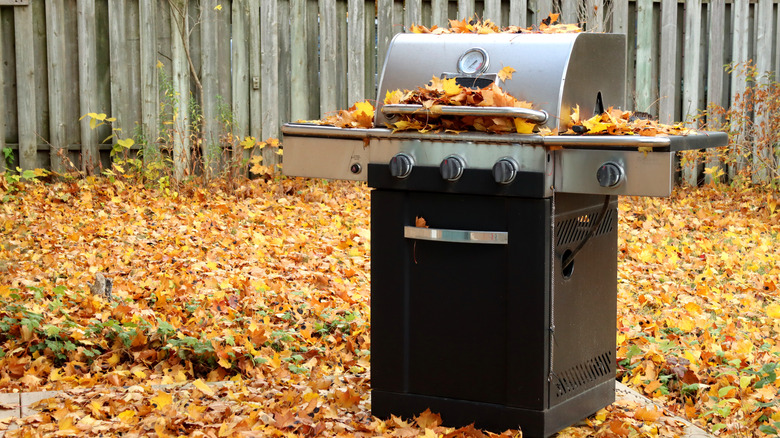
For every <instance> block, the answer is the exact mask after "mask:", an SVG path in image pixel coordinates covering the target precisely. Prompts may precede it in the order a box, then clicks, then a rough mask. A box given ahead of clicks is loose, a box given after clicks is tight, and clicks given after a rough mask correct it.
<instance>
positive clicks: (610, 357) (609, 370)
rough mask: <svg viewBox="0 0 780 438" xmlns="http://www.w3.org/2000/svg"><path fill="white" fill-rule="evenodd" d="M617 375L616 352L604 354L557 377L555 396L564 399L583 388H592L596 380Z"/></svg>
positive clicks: (558, 374)
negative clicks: (591, 385)
mask: <svg viewBox="0 0 780 438" xmlns="http://www.w3.org/2000/svg"><path fill="white" fill-rule="evenodd" d="M614 374H615V365H614V352H612V351H608V352H606V353H604V354H601V355H599V356H596V357H594V358H592V359H589V360H587V361H585V362H583V363H580V364H578V365H575V366H574V367H572V368H569V369H568V370H565V371H562V372H560V373H557V375H556V376H555V395H556V397H563V396H565V395H566V394H568V393H570V392H572V391H575V390H577V389H578V388H580V387H583V386H590V384H591V383H592V382H594V381H596V380H600V379H601V378H602V377H604V376H607V375H614Z"/></svg>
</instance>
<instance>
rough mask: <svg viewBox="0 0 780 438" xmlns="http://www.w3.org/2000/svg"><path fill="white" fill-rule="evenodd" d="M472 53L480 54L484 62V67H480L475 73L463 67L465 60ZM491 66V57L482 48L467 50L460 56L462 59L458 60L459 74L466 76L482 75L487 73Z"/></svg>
mask: <svg viewBox="0 0 780 438" xmlns="http://www.w3.org/2000/svg"><path fill="white" fill-rule="evenodd" d="M472 53H477V54H479V55H480V56H481V57H482V61H483V62H482V67H480V68H479V69H477V70H475V71H469V70H467V69H465V68H464V66H463V62H464V60H466V58H467V57H468V56H469V55H470V54H472ZM489 65H490V57H489V56H488V54H487V52H486V51H485V49H482V48H479V47H472V48H470V49H468V50H466V51H465V52H463V54H462V55H460V58H458V72H459V73H461V74H466V75H477V74H482V73H485V72H486V71H487V69H488V66H489Z"/></svg>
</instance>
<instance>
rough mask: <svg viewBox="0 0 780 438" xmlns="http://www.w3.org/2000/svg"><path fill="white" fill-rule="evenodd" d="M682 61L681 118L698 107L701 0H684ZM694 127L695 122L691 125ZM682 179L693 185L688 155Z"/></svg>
mask: <svg viewBox="0 0 780 438" xmlns="http://www.w3.org/2000/svg"><path fill="white" fill-rule="evenodd" d="M684 35H685V36H684V48H683V50H684V52H683V55H684V58H683V60H684V62H683V106H682V112H683V120H690V119H691V118H694V117H696V113H697V109H698V108H699V74H700V70H701V69H700V60H701V58H700V56H701V0H685V29H684ZM692 126H694V127H695V122H694V124H693V125H692ZM682 173H683V175H682V178H683V181H684V182H685V183H686V184H688V185H690V186H695V185H696V183H697V179H698V160H696V159H695V158H693V157H689V161H688V162H687V163H686V165H685V166H684V167H683V169H682Z"/></svg>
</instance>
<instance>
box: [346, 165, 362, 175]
mask: <svg viewBox="0 0 780 438" xmlns="http://www.w3.org/2000/svg"><path fill="white" fill-rule="evenodd" d="M349 171H350V172H352V173H354V174H355V175H357V174H358V173H360V172H362V171H363V166H361V165H360V163H353V164H352V165H351V166H349Z"/></svg>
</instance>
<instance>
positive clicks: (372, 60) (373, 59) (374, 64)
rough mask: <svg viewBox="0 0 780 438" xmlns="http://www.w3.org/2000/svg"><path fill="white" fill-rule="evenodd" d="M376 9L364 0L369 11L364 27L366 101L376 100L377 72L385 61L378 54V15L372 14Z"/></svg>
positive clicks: (367, 0) (372, 4) (372, 2)
mask: <svg viewBox="0 0 780 438" xmlns="http://www.w3.org/2000/svg"><path fill="white" fill-rule="evenodd" d="M375 7H376V5H375V3H374V1H372V0H364V10H365V11H367V12H366V13H365V15H364V17H363V18H364V19H363V26H364V29H365V31H364V32H365V35H364V36H365V42H364V45H365V47H366V50H365V58H364V60H363V65H364V68H365V73H364V74H365V84H366V85H365V95H364V96H363V98H364V99H371V100H373V99H374V98H376V71H377V68H382V66H381V64H382V63H383V62H384V60H383V59H377V52H376V41H377V39H376V15H375V14H374V13H373V12H372V11H373V10H374V8H375ZM378 64H379V65H378Z"/></svg>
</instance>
